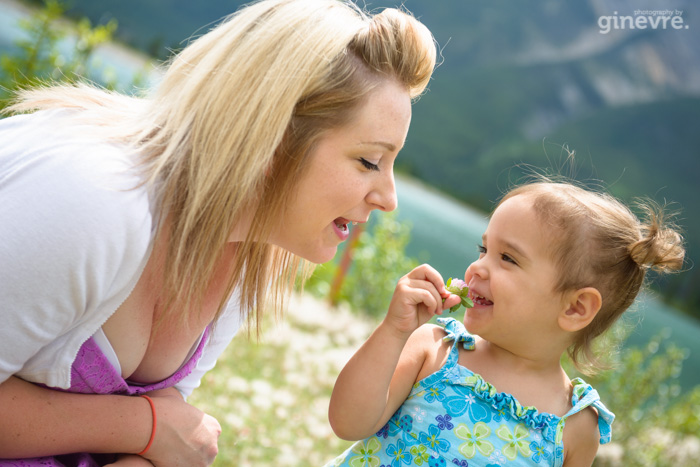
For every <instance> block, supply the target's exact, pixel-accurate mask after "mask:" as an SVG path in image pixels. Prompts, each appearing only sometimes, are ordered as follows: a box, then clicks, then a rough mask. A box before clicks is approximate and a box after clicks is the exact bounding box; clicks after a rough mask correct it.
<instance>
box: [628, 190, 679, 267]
mask: <svg viewBox="0 0 700 467" xmlns="http://www.w3.org/2000/svg"><path fill="white" fill-rule="evenodd" d="M640 207H641V208H642V209H643V210H644V211H646V214H647V218H648V223H647V224H646V225H642V226H641V229H640V230H641V234H642V238H641V239H640V240H638V241H636V242H634V243H633V244H632V245H631V246H630V247H629V253H630V256H631V257H632V260H633V261H634V262H635V263H637V264H638V265H639V266H640V267H642V268H646V269H653V270H655V271H659V272H672V271H678V270H679V269H681V267H683V260H684V258H685V248H684V247H683V237H682V236H681V234H680V233H679V232H678V231H677V228H676V227H675V226H673V225H664V222H663V221H664V214H663V209H662V208H661V207H660V206H658V205H655V204H652V203H649V204H640Z"/></svg>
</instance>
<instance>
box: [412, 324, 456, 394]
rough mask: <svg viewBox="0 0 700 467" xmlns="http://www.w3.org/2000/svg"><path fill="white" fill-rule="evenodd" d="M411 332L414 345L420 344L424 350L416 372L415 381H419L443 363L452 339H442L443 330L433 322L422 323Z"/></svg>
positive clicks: (443, 335)
mask: <svg viewBox="0 0 700 467" xmlns="http://www.w3.org/2000/svg"><path fill="white" fill-rule="evenodd" d="M413 334H414V335H413V336H411V340H413V338H414V337H415V345H417V346H420V348H421V349H422V350H423V352H425V360H424V362H423V367H422V368H421V370H420V372H419V373H418V379H417V381H420V380H421V379H423V378H425V377H426V376H429V375H431V374H433V373H435V372H436V371H437V370H439V369H440V368H441V367H442V366H443V365H444V364H445V362H446V361H447V356H448V355H449V352H450V349H451V347H452V341H444V340H443V338H444V337H445V336H446V334H445V330H444V329H443V328H442V327H441V326H437V325H435V324H424V325H423V326H421V327H420V328H418V329H417V330H416V331H415V332H414V333H413Z"/></svg>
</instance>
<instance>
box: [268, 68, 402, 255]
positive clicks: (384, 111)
mask: <svg viewBox="0 0 700 467" xmlns="http://www.w3.org/2000/svg"><path fill="white" fill-rule="evenodd" d="M410 120H411V99H410V97H409V94H408V92H407V91H406V90H405V89H404V88H403V87H401V86H400V85H399V84H397V83H395V82H393V81H385V82H384V83H383V84H381V85H380V86H379V87H377V88H376V89H375V90H373V91H372V93H371V94H369V95H368V96H367V100H366V101H365V103H364V104H363V105H362V106H361V107H360V108H359V109H358V110H357V113H356V115H355V117H354V118H353V120H351V121H350V122H349V123H348V124H347V125H345V126H342V127H340V128H337V129H333V130H330V131H328V132H327V133H326V134H325V135H324V136H323V137H322V138H321V139H320V140H319V141H318V143H317V144H316V145H315V147H314V149H313V150H312V152H311V153H310V154H309V156H308V157H309V158H310V159H309V165H308V166H307V168H306V169H305V171H304V175H303V176H302V177H301V179H300V180H299V181H298V185H297V189H296V192H295V196H293V198H292V199H291V201H290V203H289V208H288V209H287V210H286V211H285V213H284V214H283V218H282V219H280V228H279V229H278V230H277V231H276V232H273V236H272V243H274V244H276V245H278V246H280V247H282V248H284V249H286V250H289V251H291V252H292V253H294V254H296V255H298V256H301V257H302V258H305V259H307V260H309V261H312V262H314V263H324V262H326V261H329V260H331V259H332V258H333V257H334V256H335V254H336V251H337V248H338V245H339V244H340V242H342V241H344V240H345V239H347V238H348V235H349V232H350V230H349V229H351V228H352V223H353V222H358V223H362V222H366V221H367V219H368V218H369V215H370V213H371V212H372V211H373V210H374V209H379V210H382V211H392V210H394V209H395V208H396V205H397V200H396V187H395V184H394V171H393V167H394V160H395V159H396V156H397V155H398V152H399V150H400V149H401V148H402V147H403V145H404V141H405V139H406V134H407V133H408V127H409V123H410Z"/></svg>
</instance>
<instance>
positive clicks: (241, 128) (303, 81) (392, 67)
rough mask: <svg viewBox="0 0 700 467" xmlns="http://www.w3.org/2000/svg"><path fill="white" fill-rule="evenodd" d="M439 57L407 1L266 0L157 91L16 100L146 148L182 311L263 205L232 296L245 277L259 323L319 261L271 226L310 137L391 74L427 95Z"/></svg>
mask: <svg viewBox="0 0 700 467" xmlns="http://www.w3.org/2000/svg"><path fill="white" fill-rule="evenodd" d="M435 60H436V49H435V43H434V39H433V37H432V35H431V33H430V32H429V31H428V29H427V28H426V27H425V26H423V25H422V24H421V23H420V22H418V21H417V20H416V19H414V18H413V17H412V16H411V15H410V14H409V13H407V12H404V11H399V10H396V9H385V10H383V11H382V12H381V13H379V14H377V15H374V16H370V15H368V14H366V13H364V12H363V11H361V10H360V9H359V8H357V7H356V6H355V5H354V4H352V3H351V2H346V1H340V0H264V1H261V2H258V3H254V4H252V5H250V6H247V7H245V8H243V9H241V10H239V11H238V12H236V13H234V14H233V15H231V16H230V17H229V18H227V19H226V20H225V21H224V22H222V23H221V24H220V25H218V26H217V27H215V28H214V29H212V30H211V31H210V32H208V33H207V34H205V35H203V36H201V37H199V38H197V39H196V40H194V41H193V42H192V43H191V44H189V45H188V46H187V47H186V48H185V49H184V50H183V51H182V52H181V53H179V54H178V55H177V56H175V57H174V58H173V59H172V61H171V63H170V64H169V66H168V67H167V70H166V71H165V74H164V76H163V78H162V82H161V83H160V85H159V86H158V88H157V89H156V92H155V94H154V95H153V96H152V97H150V98H147V99H139V98H134V97H126V96H123V95H119V94H115V93H108V92H105V91H102V90H97V89H95V88H93V87H89V86H85V85H80V86H77V87H71V86H64V87H51V88H48V89H34V90H29V91H25V92H22V93H21V94H20V95H19V99H18V101H17V103H16V104H15V105H14V106H13V107H12V109H11V110H13V111H28V110H33V109H44V108H51V107H74V108H79V109H82V110H83V112H82V115H84V116H85V118H84V119H83V120H89V121H91V122H92V123H93V124H94V125H95V126H97V127H102V128H105V127H106V128H107V131H108V132H109V133H110V134H111V135H113V136H116V137H117V138H119V139H121V140H122V141H126V142H127V143H130V144H132V145H133V146H134V147H135V148H136V149H137V150H138V151H140V153H141V154H142V155H143V167H144V170H145V173H146V177H147V179H148V182H149V183H153V184H154V185H155V186H157V187H158V189H159V192H158V195H159V197H160V198H159V199H160V202H161V203H162V206H163V212H165V213H167V216H168V217H167V219H168V224H167V226H165V225H164V224H161V226H160V230H159V232H160V233H161V234H162V233H163V232H164V229H165V228H166V227H167V232H166V233H165V234H167V237H168V240H169V243H168V251H167V256H166V268H165V271H166V272H165V297H166V303H168V304H169V305H173V304H174V303H178V306H177V309H178V310H182V311H181V312H180V313H182V317H183V318H184V317H185V316H186V315H185V313H186V311H185V310H187V309H188V308H190V307H191V306H196V305H197V304H199V303H200V301H201V299H202V295H203V292H204V290H205V289H206V286H207V285H208V284H209V283H210V282H211V280H212V277H213V274H214V270H215V268H216V266H217V259H219V258H220V257H221V256H222V254H223V252H224V248H225V247H226V244H227V241H228V239H229V236H230V234H231V231H232V229H233V226H234V225H235V224H236V221H237V219H240V216H241V214H242V213H243V212H244V210H246V209H249V208H250V207H251V206H252V207H255V206H257V210H256V212H255V215H254V217H253V224H252V226H251V233H250V235H249V236H248V239H247V240H246V241H245V242H243V243H242V244H241V245H240V246H239V247H238V254H237V255H236V260H235V264H234V265H233V268H232V273H231V276H230V281H229V284H228V288H227V292H228V293H227V294H226V297H228V296H229V295H230V293H231V292H232V290H233V288H234V287H235V286H236V285H237V284H238V285H240V287H241V300H242V309H243V311H244V312H247V311H250V310H252V309H254V308H255V309H256V313H255V314H251V315H250V316H252V319H253V320H255V321H256V322H257V323H258V326H259V318H260V314H261V313H262V311H263V310H264V309H266V308H270V307H274V309H275V310H277V311H279V310H280V309H281V308H282V302H283V299H284V296H285V295H286V293H287V292H289V291H290V289H291V287H292V286H293V283H294V281H295V279H296V277H297V275H298V274H299V271H300V270H304V269H306V270H308V267H307V268H305V267H304V266H308V265H306V264H305V262H304V261H303V260H301V258H298V257H296V256H295V255H293V254H291V253H289V252H287V251H284V250H282V249H280V248H277V247H274V246H272V245H269V244H266V243H265V242H264V241H262V242H261V241H259V240H260V239H265V238H267V237H268V236H269V234H270V233H271V231H272V229H273V227H274V225H275V221H276V219H277V218H278V214H279V213H280V211H281V210H283V209H284V207H285V205H284V201H285V200H287V199H289V198H290V194H291V193H292V190H293V189H294V188H295V183H296V181H297V180H298V179H299V175H300V173H301V171H302V170H303V169H304V167H305V162H306V156H307V154H308V153H309V151H310V149H311V148H312V147H313V146H314V144H315V142H316V141H318V139H319V138H320V137H321V136H322V135H323V133H324V132H325V131H327V130H328V129H331V128H337V127H338V126H340V125H343V124H344V123H346V122H348V120H350V119H351V118H352V116H353V115H354V111H355V110H356V109H357V108H358V107H359V106H360V105H361V104H362V103H363V102H364V101H365V99H366V98H367V96H368V94H369V93H370V92H371V91H372V89H374V88H375V87H377V86H378V85H379V84H381V83H382V82H384V81H385V80H394V81H396V82H398V83H399V84H401V85H402V86H404V87H405V89H406V90H407V93H408V94H409V95H410V96H411V97H412V98H415V97H417V96H418V95H420V94H421V93H422V92H423V91H424V90H425V88H426V86H427V84H428V81H429V80H430V77H431V74H432V71H433V68H434V66H435ZM100 131H104V130H100ZM164 217H165V216H164ZM224 303H225V301H222V303H221V304H220V308H221V306H223V304H224ZM180 304H184V305H182V306H181V305H180ZM174 313H175V312H174Z"/></svg>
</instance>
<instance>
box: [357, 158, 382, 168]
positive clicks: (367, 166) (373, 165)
mask: <svg viewBox="0 0 700 467" xmlns="http://www.w3.org/2000/svg"><path fill="white" fill-rule="evenodd" d="M360 162H362V165H364V166H365V169H367V170H374V171H379V166H378V165H377V164H374V163H372V162H370V161H368V160H367V159H365V158H364V157H360Z"/></svg>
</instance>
